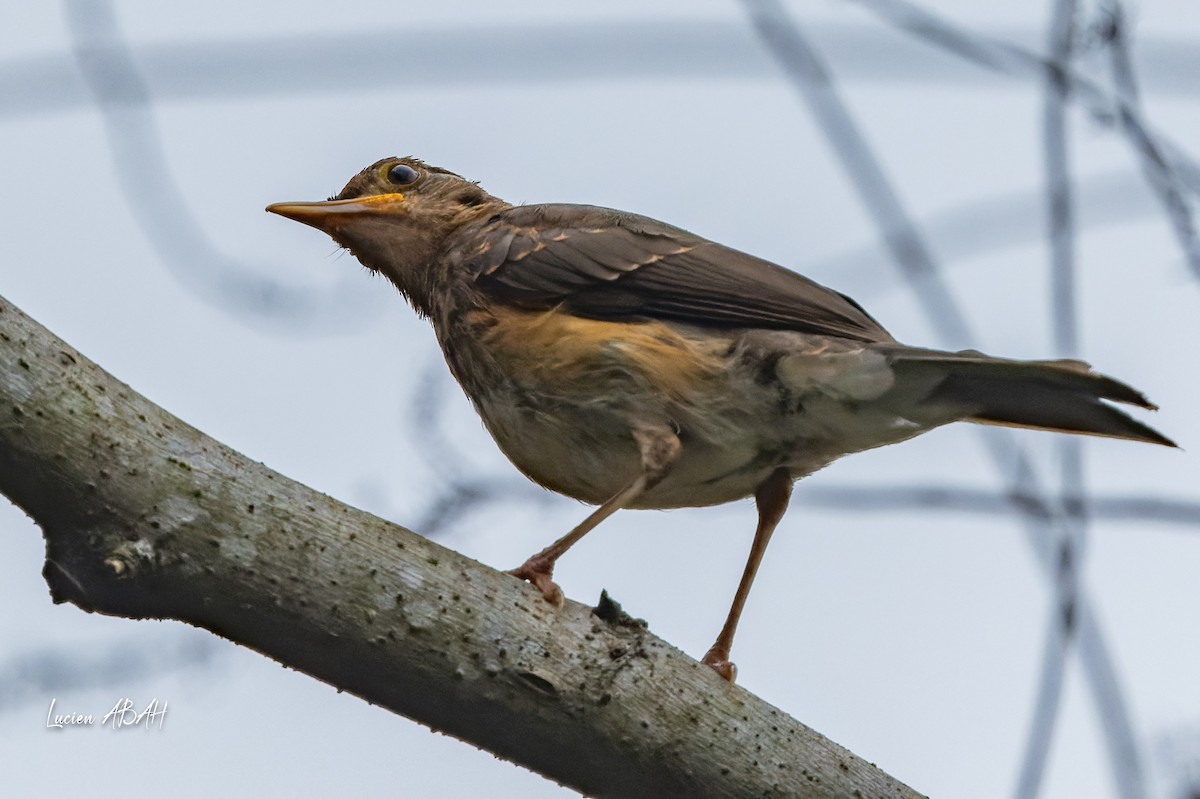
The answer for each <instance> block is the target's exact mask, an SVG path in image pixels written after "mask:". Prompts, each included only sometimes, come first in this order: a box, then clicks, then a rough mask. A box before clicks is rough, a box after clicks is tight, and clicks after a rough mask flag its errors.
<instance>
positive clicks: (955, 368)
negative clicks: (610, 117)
mask: <svg viewBox="0 0 1200 799" xmlns="http://www.w3.org/2000/svg"><path fill="white" fill-rule="evenodd" d="M266 210H267V211H269V212H272V213H275V214H279V215H281V216H284V217H287V218H289V219H292V220H295V221H298V222H302V223H304V224H306V225H310V226H312V227H314V228H316V229H318V230H321V231H323V232H325V233H326V234H328V235H329V236H331V237H332V238H333V240H334V241H335V242H336V243H337V244H338V245H340V246H341V247H344V248H346V249H348V250H349V251H350V252H351V253H352V254H353V255H354V256H355V257H356V258H357V259H358V260H359V261H360V262H361V263H362V264H363V265H364V266H365V267H366V268H367V269H368V270H370V271H371V272H374V273H378V274H381V275H383V276H384V277H386V278H387V279H388V280H389V281H390V282H391V283H393V284H394V285H395V287H396V288H397V289H399V292H400V294H401V295H403V297H404V298H405V299H406V300H407V301H408V303H409V304H410V305H411V306H412V308H413V309H414V310H415V311H416V313H417V314H418V315H420V316H421V317H424V318H426V319H428V320H429V322H430V323H431V324H432V327H433V330H434V333H435V335H436V338H437V341H438V343H439V345H440V347H441V349H442V352H443V353H444V355H445V359H446V363H447V365H448V366H449V369H450V372H451V373H452V374H453V376H454V377H455V379H456V380H457V381H458V383H459V384H460V385H461V387H462V389H463V391H464V392H465V394H466V396H467V397H468V398H469V399H470V401H471V403H472V405H473V406H474V408H475V410H476V411H477V412H478V414H479V416H480V417H481V419H482V421H483V424H484V426H485V427H486V429H487V430H488V432H489V433H490V434H491V435H492V437H493V438H494V439H495V441H496V444H497V445H498V446H499V448H500V450H501V451H503V452H504V454H505V455H506V456H507V457H508V458H509V460H510V461H512V463H513V464H514V465H515V466H516V468H517V469H519V470H520V471H521V472H522V473H524V474H525V475H526V476H527V477H528V478H529V479H531V480H533V481H534V482H536V483H538V484H539V485H541V486H543V487H545V488H547V489H550V490H551V491H555V492H558V493H560V494H565V495H567V496H569V497H573V498H575V499H577V500H582V501H583V502H585V503H589V504H592V505H596V506H597V507H596V509H595V510H594V511H592V512H591V513H590V514H589V515H587V517H586V518H585V519H584V520H583V521H582V522H580V523H579V524H578V525H577V526H576V527H574V528H573V529H571V530H570V531H569V532H567V533H566V534H565V535H563V536H562V537H561V538H559V539H557V540H556V541H554V543H552V544H550V545H549V546H547V547H546V548H545V549H543V550H541V551H540V552H538V553H536V554H534V555H532V556H531V557H529V558H528V559H527V560H526V561H525V562H524V563H523V564H522V565H521V566H519V567H517V568H516V569H513V570H511V572H510V574H512V575H514V576H516V577H518V578H521V579H523V580H526V581H528V582H530V583H532V584H533V585H534V586H535V587H536V589H537V590H538V591H540V592H541V594H542V596H543V597H544V598H545V599H546V600H547V601H549V602H551V603H553V604H555V605H559V606H561V605H562V603H563V594H562V591H561V589H560V588H559V587H558V585H557V584H555V582H554V581H553V572H554V567H555V564H556V562H557V561H558V559H559V558H560V557H561V556H562V555H563V553H565V552H566V551H567V550H568V549H569V548H570V547H571V546H572V545H573V544H575V543H576V542H578V541H579V540H580V539H581V538H582V537H583V536H584V535H585V534H586V533H588V532H589V531H591V530H592V529H593V528H595V527H596V526H597V525H598V524H600V523H601V522H603V521H604V520H605V519H607V518H608V517H609V516H611V515H612V514H613V513H615V512H616V511H617V510H620V509H622V508H643V509H667V508H681V507H703V506H712V505H719V504H723V503H727V502H732V501H735V500H741V499H744V498H747V497H751V496H752V497H754V500H755V503H756V507H757V511H758V523H757V526H756V529H755V533H754V538H753V543H752V545H751V550H750V554H749V557H748V558H747V562H746V566H745V568H744V571H743V573H742V576H741V579H740V582H739V585H738V588H737V591H736V593H735V595H734V598H733V602H732V604H731V607H730V610H729V613H728V615H727V617H726V619H725V623H724V625H723V626H722V627H721V629H720V632H719V634H718V635H717V638H716V640H715V642H714V643H713V645H712V647H711V648H710V649H709V650H708V652H707V653H706V654H705V655H704V657H703V659H702V660H703V662H704V663H705V664H706V665H708V666H709V667H711V668H712V669H713V671H715V672H716V673H717V674H719V675H720V676H721V677H723V678H724V679H726V680H728V681H730V682H732V681H733V680H734V679H735V677H736V666H735V665H734V663H733V661H731V660H730V652H731V649H732V646H733V639H734V634H735V632H736V630H737V625H738V621H739V619H740V617H741V614H742V610H743V608H744V606H745V603H746V599H747V597H748V595H749V592H750V587H751V584H752V583H753V581H754V577H755V574H756V572H757V570H758V567H759V563H760V562H761V560H762V557H763V553H764V552H765V550H766V547H767V543H768V541H769V540H770V538H771V535H772V533H773V532H774V530H775V528H776V527H777V525H778V524H779V522H780V520H781V519H782V518H783V515H784V512H785V511H786V509H787V506H788V502H789V499H790V497H791V493H792V487H793V484H794V483H795V482H796V481H797V480H799V479H800V478H803V477H806V476H807V475H810V474H812V473H813V472H815V471H817V470H819V469H821V468H823V467H825V466H827V465H829V464H830V463H832V462H833V461H835V460H837V459H838V458H840V457H842V456H844V455H848V454H850V453H854V452H860V451H863V450H868V449H872V448H875V447H880V446H885V445H889V444H895V443H898V442H901V441H904V440H906V439H910V438H912V437H914V436H916V435H919V434H921V433H924V432H926V431H928V430H931V429H933V428H936V427H939V426H941V425H944V424H948V423H950V422H956V421H967V422H976V423H984V424H995V425H1004V426H1011V427H1025V428H1036V429H1042V430H1051V431H1058V432H1063V433H1082V434H1090V435H1096V436H1108V437H1112V438H1120V439H1128V440H1131V441H1142V442H1148V443H1154V444H1161V445H1164V446H1168V447H1174V446H1176V445H1175V444H1174V442H1172V441H1171V440H1170V439H1168V438H1167V437H1165V436H1164V435H1162V434H1160V433H1158V432H1157V431H1155V430H1154V429H1152V428H1151V427H1149V426H1147V425H1145V424H1143V423H1142V422H1140V421H1138V420H1137V419H1135V418H1133V417H1131V416H1129V415H1128V414H1126V413H1124V412H1123V411H1121V410H1119V409H1118V408H1117V407H1115V406H1114V404H1113V403H1124V404H1128V405H1132V406H1136V407H1140V408H1144V409H1148V410H1155V409H1156V408H1155V406H1154V405H1152V404H1151V403H1150V402H1149V401H1148V400H1147V399H1146V398H1145V397H1144V396H1143V395H1142V394H1141V393H1140V392H1138V391H1137V390H1135V389H1134V388H1131V387H1130V386H1129V385H1127V384H1125V383H1123V382H1121V381H1119V380H1116V379H1114V378H1111V377H1108V376H1106V375H1103V374H1100V373H1098V372H1095V371H1093V370H1092V368H1091V367H1090V365H1089V364H1087V363H1084V362H1082V361H1078V360H1036V361H1022V360H1010V359H1004V358H994V357H990V356H988V355H984V354H983V353H981V352H977V351H974V350H964V351H958V352H946V351H939V350H936V349H926V348H920V347H910V346H907V345H904V344H901V343H900V342H898V341H897V340H896V339H895V338H893V337H892V335H891V334H890V333H888V332H887V330H885V329H884V328H883V326H882V325H881V324H880V323H879V322H877V321H876V320H875V319H874V318H873V317H872V316H871V315H870V314H868V313H867V311H866V310H865V309H864V308H863V307H862V306H861V305H859V304H858V303H857V302H855V301H854V300H853V299H851V298H850V297H849V296H847V295H845V294H841V293H839V292H837V291H834V290H832V289H829V288H826V287H824V286H822V285H820V284H818V283H816V282H815V281H812V280H809V279H808V278H806V277H803V276H801V275H800V274H799V273H797V272H794V271H792V270H790V269H787V268H785V267H782V266H779V265H777V264H775V263H772V262H770V261H767V260H764V259H761V258H757V257H755V256H753V255H750V254H747V253H745V252H741V251H739V250H736V249H733V248H730V247H726V246H724V245H721V244H718V243H716V242H714V241H710V240H708V239H705V238H703V237H701V236H698V235H696V234H694V233H690V232H688V231H686V230H683V229H681V228H678V227H674V226H672V225H669V224H666V223H664V222H660V221H658V220H655V219H651V218H649V217H646V216H640V215H638V214H634V213H630V212H626V211H618V210H613V209H610V208H601V207H596V206H590V205H575V204H530V205H512V204H510V203H508V202H505V201H504V200H502V199H500V198H498V197H495V196H493V195H491V194H489V193H488V192H487V191H485V190H484V189H483V188H481V187H480V185H479V184H478V183H477V182H473V181H470V180H467V179H466V178H463V177H462V176H460V175H458V174H456V173H454V172H451V171H449V170H447V169H443V168H440V167H436V166H432V165H430V164H427V163H425V162H423V161H421V160H420V159H417V158H414V157H411V156H409V157H391V158H385V159H383V160H381V161H378V162H376V163H374V164H372V165H371V166H368V167H366V168H365V169H363V170H362V171H361V172H359V173H358V174H357V175H355V176H354V177H353V178H352V179H351V180H350V182H349V183H347V184H346V186H345V188H343V189H342V190H341V192H339V193H338V194H337V195H335V196H333V197H330V198H329V199H328V200H325V201H322V202H287V203H275V204H273V205H270V206H268V207H267V209H266Z"/></svg>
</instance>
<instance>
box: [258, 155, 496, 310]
mask: <svg viewBox="0 0 1200 799" xmlns="http://www.w3.org/2000/svg"><path fill="white" fill-rule="evenodd" d="M507 207H508V204H507V203H505V202H504V201H503V200H499V199H497V198H495V197H493V196H492V195H490V194H488V193H487V192H486V191H484V190H483V189H481V188H479V186H478V185H476V184H475V183H472V182H471V181H469V180H466V179H465V178H463V177H461V176H459V175H456V174H454V173H453V172H450V171H448V170H445V169H441V168H440V167H436V166H430V165H428V164H426V163H424V162H422V161H420V160H418V159H416V158H412V157H406V158H385V159H383V160H382V161H378V162H376V163H374V164H372V165H371V166H369V167H367V168H366V169H364V170H363V171H361V172H359V173H358V174H357V175H355V176H354V178H352V179H351V181H350V182H349V183H347V184H346V187H345V188H344V189H342V190H341V191H340V192H339V193H338V194H337V195H336V196H334V197H330V198H329V199H328V200H326V201H324V202H291V203H275V204H273V205H268V206H267V210H268V211H270V212H271V213H275V214H279V215H280V216H285V217H287V218H288V219H294V220H296V221H297V222H303V223H304V224H306V225H311V226H313V227H315V228H317V229H318V230H322V231H324V232H326V233H328V234H329V235H330V236H332V237H333V240H334V241H336V242H337V243H338V244H340V245H341V246H343V247H345V248H347V249H348V250H350V252H351V253H353V254H354V256H355V257H356V258H358V260H359V261H361V262H362V263H363V265H364V266H366V267H367V268H368V269H371V270H372V271H375V272H379V273H381V274H383V275H384V276H386V277H387V278H388V279H389V280H391V281H392V282H393V283H395V284H396V286H397V287H398V288H399V289H400V291H401V292H403V293H404V295H405V296H406V297H408V299H409V300H410V301H411V302H412V303H413V304H414V305H415V306H417V307H418V310H424V308H423V307H422V306H423V305H425V303H424V302H423V300H424V299H425V298H426V297H427V296H428V288H429V286H430V281H431V280H433V275H432V274H431V271H432V270H433V267H434V261H435V259H436V257H437V255H438V253H439V252H440V251H441V249H442V247H443V245H444V244H445V242H446V239H447V238H448V237H449V236H450V235H451V234H452V233H454V232H455V231H456V230H457V229H458V228H459V227H460V226H461V225H463V224H466V223H468V222H471V221H474V220H476V219H480V218H485V217H487V216H490V215H492V214H494V213H497V212H498V211H500V210H503V209H504V208H507Z"/></svg>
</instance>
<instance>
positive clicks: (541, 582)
mask: <svg viewBox="0 0 1200 799" xmlns="http://www.w3.org/2000/svg"><path fill="white" fill-rule="evenodd" d="M508 573H509V574H511V575H512V576H513V577H519V578H520V579H522V580H526V581H528V582H530V583H533V587H534V588H536V589H537V590H539V591H541V592H542V597H543V598H544V599H545V600H546V601H547V602H549V603H550V604H551V605H553V606H554V607H556V608H561V607H562V606H563V601H564V600H563V592H562V589H561V588H559V587H558V584H557V583H555V582H554V580H552V579H550V578H551V577H552V576H553V574H554V562H553V561H550V562H546V561H544V560H541V559H539V558H538V557H537V555H534V556H533V557H532V558H530V559H529V560H527V561H525V562H524V563H522V564H521V565H520V566H518V567H517V568H515V569H510V570H509V572H508Z"/></svg>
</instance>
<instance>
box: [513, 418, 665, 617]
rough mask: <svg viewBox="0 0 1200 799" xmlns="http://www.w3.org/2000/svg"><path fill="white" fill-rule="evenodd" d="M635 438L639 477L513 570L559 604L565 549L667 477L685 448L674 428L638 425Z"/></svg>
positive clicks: (548, 600) (555, 603)
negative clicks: (557, 579) (558, 566)
mask: <svg viewBox="0 0 1200 799" xmlns="http://www.w3.org/2000/svg"><path fill="white" fill-rule="evenodd" d="M633 438H634V440H635V441H636V442H637V445H638V450H639V451H640V453H641V471H640V472H639V473H638V475H637V477H635V478H633V480H631V481H630V482H629V483H628V484H626V485H625V487H624V488H622V489H621V490H620V491H618V492H617V493H616V494H614V495H613V496H612V497H610V498H609V499H608V501H606V502H605V503H604V504H603V505H601V506H600V507H598V508H596V510H594V511H592V513H591V514H590V515H589V516H588V517H587V518H586V519H584V520H583V521H582V522H580V523H579V524H578V525H577V526H576V527H575V528H574V529H573V530H571V532H569V533H567V534H566V535H564V536H563V537H562V538H560V539H558V540H557V541H555V542H554V543H553V544H551V545H550V546H548V547H546V548H545V549H543V550H542V551H541V552H539V553H537V554H536V555H534V556H533V557H531V558H529V560H527V561H525V562H524V563H522V564H521V565H520V566H518V567H517V568H515V569H513V570H511V571H510V572H509V574H511V575H513V576H514V577H520V578H521V579H522V580H528V581H529V582H531V583H533V584H534V586H536V587H537V589H538V590H539V591H541V592H542V596H543V597H545V598H546V601H547V602H550V603H552V604H554V605H556V606H559V607H561V606H562V603H563V593H562V589H560V588H559V587H558V586H557V585H556V584H555V583H554V581H553V580H552V579H551V577H552V576H553V574H554V564H555V562H557V561H558V559H559V558H560V557H562V555H563V553H564V552H566V551H567V550H568V549H570V548H571V547H572V546H573V545H574V544H575V543H576V542H577V541H579V539H581V538H583V537H584V536H585V535H587V533H588V532H590V531H591V530H592V528H594V527H595V526H596V525H598V524H600V522H602V521H604V520H605V519H607V518H608V517H609V516H612V515H613V514H614V513H616V512H617V511H618V510H620V509H621V508H624V507H625V506H627V505H629V503H631V502H633V501H634V500H636V499H637V498H638V497H639V496H641V495H642V493H644V492H645V491H647V490H649V489H651V488H653V487H654V486H655V485H656V484H658V482H659V481H660V480H662V479H663V478H664V477H666V475H667V472H669V471H670V469H671V464H673V463H674V462H675V460H676V459H677V458H678V457H679V451H680V449H681V444H680V443H679V437H678V436H676V435H675V432H674V431H673V430H671V429H670V428H667V427H638V428H635V429H634V430H633Z"/></svg>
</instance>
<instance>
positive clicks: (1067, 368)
mask: <svg viewBox="0 0 1200 799" xmlns="http://www.w3.org/2000/svg"><path fill="white" fill-rule="evenodd" d="M889 358H890V360H891V362H892V367H893V369H894V370H895V372H896V374H897V377H900V378H904V377H908V378H910V379H911V378H915V379H917V380H918V381H919V382H921V383H923V384H925V385H930V386H931V390H930V392H929V394H928V395H927V396H926V397H925V402H926V403H929V404H930V405H932V406H934V407H948V408H954V409H957V410H958V411H959V412H961V413H962V414H963V416H962V417H960V418H965V419H966V420H967V421H973V422H982V423H986V424H999V425H1005V426H1011V427H1032V428H1037V429H1041V430H1056V431H1060V432H1066V433H1085V434H1089V435H1097V436H1110V437H1113V438H1124V439H1130V440H1133V441H1145V442H1148V443H1152V444H1162V445H1164V446H1168V447H1174V446H1176V444H1175V442H1173V441H1171V439H1169V438H1167V437H1166V436H1164V435H1162V434H1161V433H1159V432H1158V431H1156V430H1154V429H1153V428H1151V427H1149V426H1148V425H1145V424H1143V423H1141V422H1139V421H1138V420H1136V419H1134V418H1133V417H1131V416H1129V415H1128V414H1126V413H1124V412H1123V411H1121V410H1119V409H1117V408H1115V407H1113V406H1112V405H1110V404H1108V403H1107V402H1105V400H1111V401H1114V402H1122V403H1126V404H1129V405H1136V406H1138V407H1140V408H1146V409H1147V410H1155V409H1156V408H1155V406H1154V405H1153V404H1152V403H1151V402H1150V401H1149V400H1147V399H1146V398H1145V396H1143V395H1142V394H1141V392H1139V391H1137V390H1136V389H1134V388H1132V387H1130V386H1128V385H1126V384H1125V383H1122V382H1120V381H1119V380H1115V379H1113V378H1111V377H1108V376H1107V375H1102V374H1099V373H1097V372H1093V371H1092V370H1091V367H1090V366H1089V365H1088V364H1086V363H1084V362H1082V361H1072V360H1062V361H1012V360H1005V359H1001V358H990V357H988V356H986V355H983V354H982V353H978V352H973V351H967V352H959V353H949V352H935V351H932V350H912V349H897V350H896V351H893V352H891V353H889Z"/></svg>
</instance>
